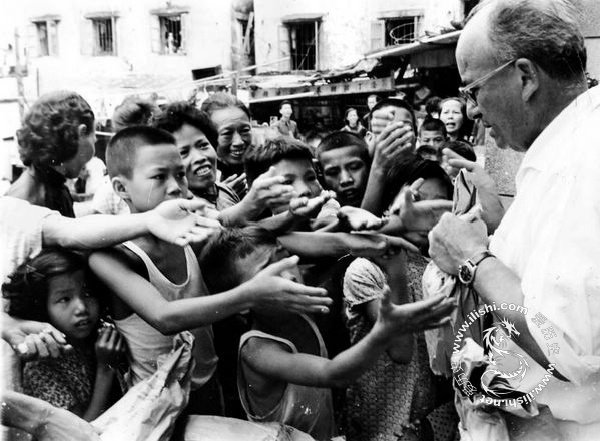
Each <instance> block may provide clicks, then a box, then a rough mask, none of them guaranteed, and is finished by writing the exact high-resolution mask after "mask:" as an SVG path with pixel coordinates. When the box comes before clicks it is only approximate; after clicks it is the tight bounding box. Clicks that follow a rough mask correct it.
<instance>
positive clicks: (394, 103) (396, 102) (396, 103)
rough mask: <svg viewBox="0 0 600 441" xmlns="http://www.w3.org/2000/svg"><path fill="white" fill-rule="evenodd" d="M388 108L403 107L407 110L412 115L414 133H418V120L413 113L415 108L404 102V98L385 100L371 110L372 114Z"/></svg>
mask: <svg viewBox="0 0 600 441" xmlns="http://www.w3.org/2000/svg"><path fill="white" fill-rule="evenodd" d="M388 106H392V107H401V108H403V109H406V110H407V111H408V113H409V114H410V119H411V121H412V127H413V132H415V134H416V133H417V119H416V118H415V114H414V112H413V108H412V107H411V105H410V104H408V102H407V101H405V100H403V99H402V98H394V97H392V98H384V99H382V100H381V101H379V102H378V103H377V104H375V105H374V106H373V109H371V113H373V112H375V111H376V110H379V109H381V108H383V107H388Z"/></svg>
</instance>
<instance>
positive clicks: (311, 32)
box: [287, 21, 319, 70]
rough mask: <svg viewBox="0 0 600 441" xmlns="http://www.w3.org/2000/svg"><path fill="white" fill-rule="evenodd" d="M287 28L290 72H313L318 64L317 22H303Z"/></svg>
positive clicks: (291, 24) (289, 25)
mask: <svg viewBox="0 0 600 441" xmlns="http://www.w3.org/2000/svg"><path fill="white" fill-rule="evenodd" d="M287 26H288V32H289V41H290V59H291V68H292V70H315V69H317V63H318V50H319V22H318V21H303V22H299V23H290V24H288V25H287Z"/></svg>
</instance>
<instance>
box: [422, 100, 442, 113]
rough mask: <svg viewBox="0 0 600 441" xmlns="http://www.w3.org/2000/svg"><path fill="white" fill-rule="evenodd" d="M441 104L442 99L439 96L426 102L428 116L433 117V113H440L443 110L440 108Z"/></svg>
mask: <svg viewBox="0 0 600 441" xmlns="http://www.w3.org/2000/svg"><path fill="white" fill-rule="evenodd" d="M441 103H442V99H441V98H440V97H439V96H432V97H431V98H429V99H428V100H427V101H425V112H427V115H431V114H432V113H440V110H442V108H441V106H440V104H441Z"/></svg>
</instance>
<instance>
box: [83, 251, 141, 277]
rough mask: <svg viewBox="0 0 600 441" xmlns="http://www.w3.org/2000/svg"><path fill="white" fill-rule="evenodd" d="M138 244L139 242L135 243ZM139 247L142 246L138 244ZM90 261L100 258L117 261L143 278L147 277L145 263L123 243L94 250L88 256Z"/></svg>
mask: <svg viewBox="0 0 600 441" xmlns="http://www.w3.org/2000/svg"><path fill="white" fill-rule="evenodd" d="M136 245H138V246H140V244H136ZM140 248H142V247H141V246H140ZM90 259H91V263H93V259H98V260H99V261H101V260H108V259H110V260H112V261H117V262H118V263H120V264H121V265H123V266H125V267H127V268H128V269H130V270H131V271H132V272H135V273H137V274H139V275H140V276H142V277H144V278H146V279H147V278H148V270H147V269H146V265H145V264H144V262H143V261H142V259H141V258H140V256H138V255H137V254H136V253H134V252H133V251H132V250H130V249H129V248H127V247H126V246H125V245H124V244H119V245H115V246H114V247H111V248H104V249H102V250H98V251H94V252H93V253H92V255H91V257H90Z"/></svg>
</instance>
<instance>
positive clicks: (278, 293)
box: [246, 256, 333, 314]
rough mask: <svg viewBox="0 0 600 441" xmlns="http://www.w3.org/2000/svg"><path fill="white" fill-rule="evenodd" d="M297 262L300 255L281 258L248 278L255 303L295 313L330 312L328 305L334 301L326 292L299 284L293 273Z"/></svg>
mask: <svg viewBox="0 0 600 441" xmlns="http://www.w3.org/2000/svg"><path fill="white" fill-rule="evenodd" d="M297 264H298V257H297V256H292V257H287V258H285V259H281V260H280V261H279V262H276V263H273V264H271V265H269V266H268V267H266V268H264V269H263V270H262V271H260V272H259V273H258V274H256V275H255V276H254V277H253V278H252V279H250V280H249V281H247V282H246V284H247V288H248V290H249V291H250V292H252V293H253V303H254V306H255V307H258V308H268V309H278V310H280V311H287V312H295V313H315V312H316V313H322V314H326V313H328V312H329V308H328V305H331V303H332V302H333V301H332V300H331V299H330V298H329V297H327V291H326V290H325V289H323V288H314V287H311V286H306V285H302V284H300V283H297V282H296V281H295V280H297V278H296V277H295V276H294V275H293V273H294V272H297Z"/></svg>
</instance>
